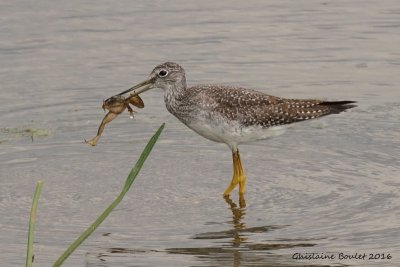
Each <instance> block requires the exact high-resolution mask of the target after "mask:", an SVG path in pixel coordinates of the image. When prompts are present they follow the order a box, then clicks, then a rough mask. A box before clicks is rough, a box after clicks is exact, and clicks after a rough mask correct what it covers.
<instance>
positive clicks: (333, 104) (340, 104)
mask: <svg viewBox="0 0 400 267" xmlns="http://www.w3.org/2000/svg"><path fill="white" fill-rule="evenodd" d="M355 103H357V102H356V101H326V102H322V103H319V104H318V105H321V106H325V107H329V110H330V111H331V112H330V114H338V113H340V112H343V111H345V110H346V109H350V108H354V107H357V105H355Z"/></svg>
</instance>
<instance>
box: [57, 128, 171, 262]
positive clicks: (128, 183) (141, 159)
mask: <svg viewBox="0 0 400 267" xmlns="http://www.w3.org/2000/svg"><path fill="white" fill-rule="evenodd" d="M164 125H165V124H164V123H163V124H162V125H161V126H160V128H159V129H158V130H157V132H156V133H155V134H154V135H153V137H152V138H151V139H150V141H149V142H148V143H147V145H146V147H145V148H144V150H143V152H142V154H141V155H140V157H139V160H138V161H137V162H136V164H135V166H134V167H133V168H132V170H131V172H130V173H129V175H128V178H127V179H126V182H125V184H124V187H123V188H122V191H121V193H120V194H119V195H118V196H117V197H116V199H115V200H114V201H113V202H112V203H111V204H110V205H109V206H108V207H107V208H106V209H105V210H104V211H103V213H102V214H101V215H100V216H99V217H98V218H97V219H96V221H94V223H92V225H90V226H89V227H88V228H87V229H86V230H85V231H84V232H83V233H82V234H81V235H80V236H79V237H78V238H77V239H76V240H75V241H74V242H73V243H72V244H71V245H70V246H69V247H68V248H67V250H66V251H65V252H64V253H63V254H62V255H61V256H60V257H59V258H58V259H57V261H56V262H55V263H54V265H53V267H57V266H60V265H61V264H62V263H63V262H64V261H65V260H66V259H67V258H68V257H69V256H70V255H71V253H72V252H74V251H75V249H76V248H77V247H78V246H79V245H80V244H82V242H83V241H84V240H85V239H86V238H88V237H89V236H90V235H91V234H92V233H93V232H94V230H96V228H97V227H98V226H99V225H100V224H101V223H102V222H103V221H104V220H105V219H106V218H107V216H108V215H109V214H110V213H111V211H112V210H113V209H114V208H115V207H116V206H117V205H118V204H119V203H120V202H121V200H122V199H123V198H124V196H125V194H126V193H127V192H128V190H129V188H130V187H131V185H132V183H133V181H134V180H135V178H136V176H137V175H138V173H139V171H140V169H141V168H142V166H143V163H144V162H145V161H146V159H147V157H148V156H149V154H150V152H151V150H152V149H153V147H154V144H155V143H156V142H157V139H158V137H159V136H160V134H161V132H162V130H163V129H164Z"/></svg>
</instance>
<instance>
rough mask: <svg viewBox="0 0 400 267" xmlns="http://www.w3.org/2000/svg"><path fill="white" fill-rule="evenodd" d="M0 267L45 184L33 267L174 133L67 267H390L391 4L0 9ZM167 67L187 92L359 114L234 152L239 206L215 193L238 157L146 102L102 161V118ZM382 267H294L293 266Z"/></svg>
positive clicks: (394, 236)
mask: <svg viewBox="0 0 400 267" xmlns="http://www.w3.org/2000/svg"><path fill="white" fill-rule="evenodd" d="M0 22H1V23H0V61H1V67H0V80H1V85H0V90H1V98H0V121H1V125H0V179H1V180H0V181H1V187H0V214H1V216H0V229H1V232H0V234H1V238H0V250H1V251H2V253H1V262H2V265H4V266H21V265H23V264H24V261H25V259H24V257H25V246H26V237H27V222H28V215H29V210H30V205H31V198H32V195H33V191H34V186H35V182H36V181H37V180H44V183H45V184H44V188H43V191H42V195H41V198H40V203H39V212H38V222H37V231H36V239H35V264H34V265H36V266H50V265H51V264H52V263H53V262H54V261H55V259H56V258H57V257H58V255H60V254H61V253H62V252H63V250H64V249H65V248H66V247H67V245H69V244H70V243H71V242H72V241H73V239H74V238H75V237H76V236H77V235H78V234H79V233H80V232H81V231H82V230H83V229H84V228H85V227H86V226H88V225H89V224H90V223H91V222H92V221H93V220H94V219H95V218H96V217H97V215H98V214H99V213H100V212H101V211H102V210H103V209H104V208H105V207H106V205H108V203H109V202H111V201H112V200H113V198H114V197H115V196H116V195H117V194H118V192H119V190H120V188H121V186H122V184H123V182H124V180H125V178H126V176H127V174H128V173H129V170H130V168H131V167H132V165H133V163H134V162H135V161H136V159H137V157H138V155H139V154H140V152H141V151H142V149H143V147H144V145H145V144H146V142H147V140H148V138H149V137H150V136H151V134H152V133H153V132H154V131H155V130H156V129H157V128H158V127H159V125H160V124H161V123H162V122H166V128H165V131H164V132H163V134H162V136H161V138H160V141H159V142H158V143H157V145H156V147H155V149H154V151H153V153H152V154H151V156H150V157H149V159H148V161H147V162H146V163H145V166H144V168H143V171H142V172H141V174H140V176H139V177H138V178H137V180H136V181H135V183H134V186H133V188H132V189H131V191H130V192H129V194H128V195H127V196H126V198H125V199H124V201H123V202H122V203H121V205H120V206H119V207H118V208H117V209H116V210H115V211H114V212H113V213H112V215H111V216H110V217H109V218H108V219H107V220H106V221H105V223H104V224H103V225H102V226H101V227H100V228H99V229H98V230H97V231H96V232H95V233H94V234H93V235H92V236H91V237H90V238H89V239H88V240H87V241H85V243H84V244H83V245H82V246H81V247H80V248H79V249H78V250H77V251H76V252H75V253H74V254H73V255H72V256H71V258H69V259H68V261H67V262H66V263H65V266H177V267H180V266H182V267H183V266H235V267H237V266H242V267H244V266H306V265H312V266H343V265H349V266H397V265H400V245H399V234H398V233H399V232H400V229H399V215H400V201H399V199H400V192H399V185H400V168H399V166H400V160H399V155H400V123H399V118H400V91H399V84H400V75H399V67H400V50H399V46H398V44H399V43H400V4H399V2H398V1H395V0H388V1H384V2H382V3H377V2H376V1H362V3H361V2H360V1H231V2H229V3H228V2H226V3H223V2H216V1H200V2H199V1H197V2H192V1H151V2H150V1H134V2H132V1H119V2H117V3H116V2H113V3H111V2H109V1H96V3H93V2H90V1H69V2H54V1H35V2H32V1H31V2H28V1H22V2H16V1H14V2H7V3H6V2H4V1H3V2H2V3H0ZM167 60H171V61H175V62H178V63H180V64H181V65H182V66H183V67H184V68H185V69H186V74H187V79H188V83H189V84H195V83H222V84H237V85H241V86H245V87H248V88H254V89H258V90H260V91H262V92H266V93H269V94H273V95H278V96H283V97H293V98H296V97H298V98H312V97H315V98H323V99H331V100H356V101H358V102H359V107H358V108H356V109H353V110H351V111H349V112H347V113H345V114H340V115H333V116H330V117H326V118H323V119H320V120H318V121H315V122H305V123H300V124H297V125H294V126H293V127H292V128H291V129H290V130H289V131H287V132H286V133H285V135H282V136H280V137H277V138H275V139H273V140H269V141H263V142H258V143H254V144H249V145H244V146H242V147H241V155H242V160H243V163H244V165H245V168H246V171H247V175H248V187H247V188H248V189H247V195H246V207H244V205H243V203H239V200H238V198H237V195H236V194H233V195H232V197H231V198H229V199H223V198H222V196H221V193H222V192H223V190H224V189H225V187H226V186H227V184H228V183H229V181H230V178H231V169H232V166H231V158H230V157H231V153H230V151H229V150H228V148H227V147H226V146H224V145H216V144H214V143H212V142H210V141H207V140H205V139H202V138H201V137H199V136H197V135H196V134H194V133H193V132H191V131H190V130H189V129H187V128H185V126H183V125H181V124H180V123H179V121H178V120H177V119H175V118H174V117H173V116H172V115H170V114H169V113H168V112H167V111H166V109H165V107H164V103H163V100H162V93H161V92H160V91H157V90H154V91H150V92H148V93H145V94H144V95H143V100H144V102H145V104H146V108H145V109H143V110H140V111H139V112H138V114H137V115H136V118H135V120H133V121H131V120H130V119H129V116H128V114H127V113H126V114H125V115H121V116H120V117H118V118H117V119H116V120H115V121H113V122H112V124H110V125H109V126H108V127H107V128H106V130H105V132H104V134H103V137H102V139H100V143H99V145H98V146H97V147H95V148H92V147H89V146H87V145H86V144H83V140H84V139H85V138H86V139H87V138H90V137H93V136H94V134H95V133H96V131H97V127H98V124H99V123H100V120H101V119H102V117H103V115H104V113H103V111H102V110H101V109H100V105H101V101H102V100H103V99H104V98H107V97H108V96H110V95H112V94H115V93H118V92H120V91H122V90H125V89H127V88H129V87H130V86H132V85H133V84H134V83H137V82H140V81H141V80H143V79H145V78H146V77H147V75H148V74H149V72H150V71H151V70H152V68H153V67H154V66H155V65H156V64H159V63H162V62H164V61H167ZM341 252H342V253H347V254H354V253H385V254H387V253H390V254H391V256H392V259H390V260H354V259H353V260H337V259H336V260H327V259H325V260H294V259H292V255H293V254H294V253H326V254H329V253H336V254H337V253H341Z"/></svg>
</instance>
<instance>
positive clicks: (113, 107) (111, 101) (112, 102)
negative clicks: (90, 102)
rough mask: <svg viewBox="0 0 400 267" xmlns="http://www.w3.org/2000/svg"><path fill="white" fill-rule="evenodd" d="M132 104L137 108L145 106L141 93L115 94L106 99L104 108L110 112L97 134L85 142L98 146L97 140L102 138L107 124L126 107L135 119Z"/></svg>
mask: <svg viewBox="0 0 400 267" xmlns="http://www.w3.org/2000/svg"><path fill="white" fill-rule="evenodd" d="M130 105H133V106H135V107H137V108H144V102H143V100H142V99H141V98H140V96H139V95H135V94H130V95H129V96H128V97H126V98H125V97H123V96H122V95H114V96H111V97H109V98H108V99H106V100H104V101H103V104H102V108H103V110H104V111H106V110H108V113H107V114H106V115H105V116H104V118H103V120H102V121H101V124H100V126H99V129H98V130H97V135H96V136H95V137H93V138H92V139H90V140H85V143H87V144H89V145H91V146H96V145H97V142H98V141H99V139H100V136H101V134H102V133H103V131H104V128H105V126H106V124H107V123H110V122H111V121H112V120H114V119H115V118H116V117H117V116H118V115H119V114H121V113H122V112H124V111H125V110H126V109H127V110H128V112H129V114H130V118H131V119H133V113H134V112H135V111H133V109H132V107H131V106H130Z"/></svg>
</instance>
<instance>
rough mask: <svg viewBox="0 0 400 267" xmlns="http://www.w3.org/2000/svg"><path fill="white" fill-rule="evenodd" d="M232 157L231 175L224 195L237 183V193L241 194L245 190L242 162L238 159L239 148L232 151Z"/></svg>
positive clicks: (227, 194)
mask: <svg viewBox="0 0 400 267" xmlns="http://www.w3.org/2000/svg"><path fill="white" fill-rule="evenodd" d="M232 158H233V177H232V181H231V183H230V184H229V186H228V187H227V188H226V190H225V192H224V196H229V194H230V193H231V192H232V190H233V189H235V187H236V186H237V185H238V184H239V195H240V196H243V194H244V192H245V190H246V175H245V174H244V170H243V166H242V162H241V161H240V155H239V150H236V151H232Z"/></svg>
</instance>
